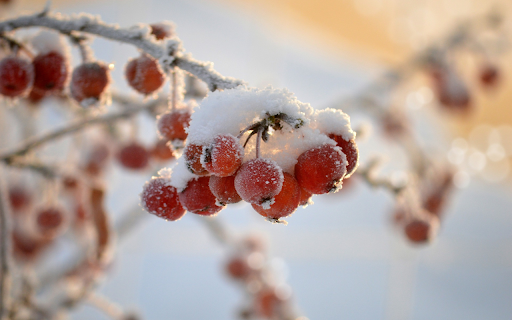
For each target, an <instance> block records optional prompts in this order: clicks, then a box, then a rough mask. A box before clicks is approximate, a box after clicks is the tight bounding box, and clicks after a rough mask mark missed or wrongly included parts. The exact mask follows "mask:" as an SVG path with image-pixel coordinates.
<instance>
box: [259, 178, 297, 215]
mask: <svg viewBox="0 0 512 320" xmlns="http://www.w3.org/2000/svg"><path fill="white" fill-rule="evenodd" d="M300 189H301V188H300V187H299V184H298V183H297V180H295V178H294V177H293V176H292V175H291V174H289V173H287V172H285V173H284V181H283V187H282V189H281V191H280V192H279V193H278V194H277V195H276V196H275V197H274V203H273V204H272V205H271V206H270V208H263V207H262V206H260V205H257V204H252V207H253V208H254V210H256V211H257V212H258V213H259V214H261V215H262V216H264V217H267V218H272V219H279V218H283V217H286V216H289V215H290V214H292V213H293V212H295V210H297V208H298V207H299V202H300V196H301V192H300Z"/></svg>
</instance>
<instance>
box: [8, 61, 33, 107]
mask: <svg viewBox="0 0 512 320" xmlns="http://www.w3.org/2000/svg"><path fill="white" fill-rule="evenodd" d="M33 82H34V68H33V67H32V64H31V63H30V62H29V61H28V60H25V59H22V58H19V57H14V56H11V57H6V58H3V59H2V60H1V61H0V94H2V95H4V96H6V97H11V98H13V97H17V96H20V95H22V94H24V93H25V92H27V91H28V89H29V88H30V87H31V86H32V83H33Z"/></svg>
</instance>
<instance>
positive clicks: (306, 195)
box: [297, 182, 313, 206]
mask: <svg viewBox="0 0 512 320" xmlns="http://www.w3.org/2000/svg"><path fill="white" fill-rule="evenodd" d="M297 183H298V182H297ZM312 196H313V194H312V193H311V192H308V191H306V190H304V189H303V188H300V201H299V206H307V205H308V204H309V200H310V199H311V197H312Z"/></svg>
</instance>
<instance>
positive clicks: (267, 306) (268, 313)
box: [254, 288, 284, 319]
mask: <svg viewBox="0 0 512 320" xmlns="http://www.w3.org/2000/svg"><path fill="white" fill-rule="evenodd" d="M283 302H284V300H282V299H281V298H279V296H278V295H277V294H276V292H275V290H274V289H273V288H268V289H264V290H262V291H261V292H259V293H258V294H257V295H256V300H255V305H254V309H255V310H256V313H258V314H259V315H260V316H261V317H263V318H266V319H275V318H276V316H277V315H279V313H280V312H279V310H280V308H281V306H282V304H283Z"/></svg>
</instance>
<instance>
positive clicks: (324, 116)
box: [312, 108, 356, 141]
mask: <svg viewBox="0 0 512 320" xmlns="http://www.w3.org/2000/svg"><path fill="white" fill-rule="evenodd" d="M314 119H315V121H313V124H312V126H314V127H315V128H316V129H318V130H320V131H321V132H324V133H328V134H330V133H333V134H335V135H337V136H341V137H342V138H343V140H345V141H349V140H352V139H355V137H356V133H355V132H354V131H353V130H352V128H351V127H350V117H349V116H348V115H347V114H346V113H344V112H343V111H341V110H337V109H332V108H327V109H323V110H315V114H314Z"/></svg>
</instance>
